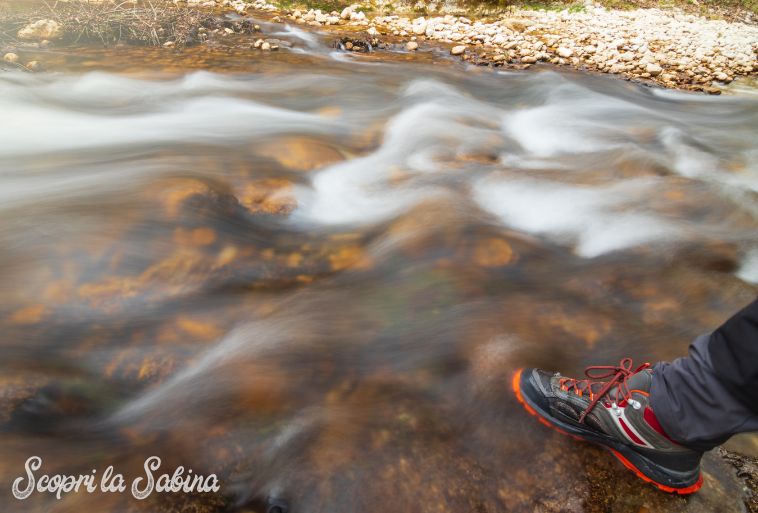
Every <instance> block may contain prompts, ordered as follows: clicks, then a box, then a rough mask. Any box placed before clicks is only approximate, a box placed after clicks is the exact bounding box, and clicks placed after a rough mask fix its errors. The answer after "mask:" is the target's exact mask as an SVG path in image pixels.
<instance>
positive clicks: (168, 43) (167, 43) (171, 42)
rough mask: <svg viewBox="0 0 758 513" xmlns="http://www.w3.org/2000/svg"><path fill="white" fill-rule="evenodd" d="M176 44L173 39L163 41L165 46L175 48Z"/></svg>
mask: <svg viewBox="0 0 758 513" xmlns="http://www.w3.org/2000/svg"><path fill="white" fill-rule="evenodd" d="M174 44H175V43H174V42H173V41H166V42H165V43H163V47H164V48H173V47H174Z"/></svg>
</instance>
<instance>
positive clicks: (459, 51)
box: [450, 45, 466, 55]
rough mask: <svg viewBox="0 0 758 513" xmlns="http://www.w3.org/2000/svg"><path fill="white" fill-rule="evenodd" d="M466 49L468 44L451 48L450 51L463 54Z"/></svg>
mask: <svg viewBox="0 0 758 513" xmlns="http://www.w3.org/2000/svg"><path fill="white" fill-rule="evenodd" d="M465 51H466V45H458V46H454V47H453V48H451V49H450V53H451V54H453V55H462V54H463V53H464V52H465Z"/></svg>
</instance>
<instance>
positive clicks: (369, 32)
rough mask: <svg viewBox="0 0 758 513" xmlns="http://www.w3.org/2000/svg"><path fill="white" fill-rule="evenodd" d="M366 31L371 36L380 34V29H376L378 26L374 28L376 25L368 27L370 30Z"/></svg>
mask: <svg viewBox="0 0 758 513" xmlns="http://www.w3.org/2000/svg"><path fill="white" fill-rule="evenodd" d="M366 33H367V34H368V35H369V36H371V37H376V36H378V35H379V31H378V30H376V28H374V27H369V28H368V30H367V31H366Z"/></svg>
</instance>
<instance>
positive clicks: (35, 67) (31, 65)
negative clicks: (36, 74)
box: [26, 61, 42, 71]
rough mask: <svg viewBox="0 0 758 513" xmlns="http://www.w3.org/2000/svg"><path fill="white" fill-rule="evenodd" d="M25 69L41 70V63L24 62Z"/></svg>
mask: <svg viewBox="0 0 758 513" xmlns="http://www.w3.org/2000/svg"><path fill="white" fill-rule="evenodd" d="M26 69H28V70H29V71H42V64H40V62H39V61H29V62H27V63H26Z"/></svg>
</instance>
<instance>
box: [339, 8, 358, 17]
mask: <svg viewBox="0 0 758 513" xmlns="http://www.w3.org/2000/svg"><path fill="white" fill-rule="evenodd" d="M353 11H355V6H354V5H350V6H348V7H345V8H344V9H342V12H341V13H340V18H342V19H343V20H349V19H350V15H351V14H353Z"/></svg>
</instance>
